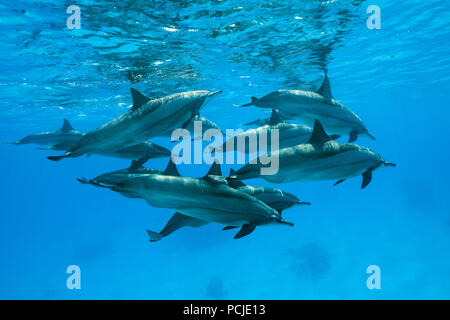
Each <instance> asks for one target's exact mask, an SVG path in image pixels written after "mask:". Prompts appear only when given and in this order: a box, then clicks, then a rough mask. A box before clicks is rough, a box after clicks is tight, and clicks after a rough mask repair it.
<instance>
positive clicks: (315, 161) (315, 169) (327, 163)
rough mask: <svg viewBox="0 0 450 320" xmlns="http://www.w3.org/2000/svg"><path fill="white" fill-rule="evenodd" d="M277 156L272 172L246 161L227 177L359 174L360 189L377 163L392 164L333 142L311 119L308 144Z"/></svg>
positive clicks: (272, 178) (275, 180) (342, 177)
mask: <svg viewBox="0 0 450 320" xmlns="http://www.w3.org/2000/svg"><path fill="white" fill-rule="evenodd" d="M275 153H276V154H272V156H274V157H276V156H278V157H279V170H278V172H277V173H276V174H274V175H260V167H261V164H260V163H257V164H247V165H245V166H244V167H242V168H240V169H239V170H238V171H237V172H236V173H235V174H234V175H233V176H231V177H230V178H237V179H242V180H245V179H252V178H257V177H261V178H263V179H265V180H267V181H269V182H272V183H285V182H294V181H297V182H306V181H319V180H337V182H336V183H335V185H336V184H339V183H341V182H343V181H344V180H345V179H347V178H351V177H355V176H358V175H362V177H363V182H362V185H361V189H364V188H365V187H366V186H367V185H368V184H369V183H370V181H371V180H372V172H373V171H374V170H375V169H378V168H380V167H381V166H394V167H395V166H396V165H395V164H394V163H389V162H386V160H384V159H383V157H381V156H380V155H379V154H378V153H375V152H373V151H371V150H369V149H368V148H365V147H361V146H358V145H355V144H350V143H342V142H336V141H333V140H332V139H331V138H330V137H329V136H328V135H327V134H326V133H325V130H324V129H323V127H322V124H321V123H320V121H319V120H316V121H315V124H314V129H313V133H312V136H311V139H310V140H309V141H308V143H305V144H301V145H298V146H295V147H289V148H284V149H280V150H278V151H275Z"/></svg>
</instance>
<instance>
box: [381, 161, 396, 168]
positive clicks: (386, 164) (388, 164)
mask: <svg viewBox="0 0 450 320" xmlns="http://www.w3.org/2000/svg"><path fill="white" fill-rule="evenodd" d="M384 165H385V166H387V167H396V166H397V165H396V164H395V163H392V162H385V163H384Z"/></svg>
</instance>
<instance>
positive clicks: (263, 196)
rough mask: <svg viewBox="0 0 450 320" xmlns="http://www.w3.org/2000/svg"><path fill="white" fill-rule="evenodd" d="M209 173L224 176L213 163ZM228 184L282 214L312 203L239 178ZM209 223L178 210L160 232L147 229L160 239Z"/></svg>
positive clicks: (231, 172)
mask: <svg viewBox="0 0 450 320" xmlns="http://www.w3.org/2000/svg"><path fill="white" fill-rule="evenodd" d="M208 174H209V175H216V176H222V172H221V170H220V166H216V165H213V167H211V169H210V171H209V173H208ZM233 174H234V170H233V169H231V170H230V176H232V175H233ZM228 185H229V186H230V187H232V188H234V189H236V190H239V191H242V192H244V193H246V194H248V195H251V196H253V197H255V198H257V199H258V200H261V201H262V202H264V203H265V204H267V205H268V206H269V207H271V208H274V209H275V210H277V211H278V212H279V213H280V215H281V213H282V212H283V210H286V209H288V208H290V207H292V206H294V205H310V204H311V203H309V202H304V201H300V199H299V198H297V197H296V196H295V195H293V194H291V193H288V192H285V191H282V190H280V189H276V188H269V187H253V186H249V185H246V184H244V183H243V182H241V181H239V180H237V179H230V180H229V181H228ZM206 224H208V221H204V220H200V219H196V218H192V217H189V216H185V215H183V214H181V213H179V212H176V213H175V214H174V215H173V216H172V217H171V218H170V220H169V221H168V222H167V223H166V225H165V226H164V228H163V229H162V230H161V231H160V232H155V231H151V230H148V229H147V233H148V235H149V236H150V241H151V242H154V241H159V240H161V239H162V238H165V237H167V236H168V235H170V234H172V233H173V232H175V231H177V230H179V229H181V228H183V227H193V228H199V227H202V226H204V225H206ZM234 228H236V227H234V226H226V227H224V228H223V230H230V229H234Z"/></svg>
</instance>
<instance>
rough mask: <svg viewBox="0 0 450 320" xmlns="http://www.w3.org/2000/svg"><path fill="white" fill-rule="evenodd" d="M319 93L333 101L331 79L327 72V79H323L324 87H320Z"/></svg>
mask: <svg viewBox="0 0 450 320" xmlns="http://www.w3.org/2000/svg"><path fill="white" fill-rule="evenodd" d="M317 93H318V94H320V95H321V96H324V97H325V98H328V99H333V94H332V93H331V86H330V79H329V78H328V73H327V72H325V78H324V79H323V82H322V85H321V86H320V88H319V90H317Z"/></svg>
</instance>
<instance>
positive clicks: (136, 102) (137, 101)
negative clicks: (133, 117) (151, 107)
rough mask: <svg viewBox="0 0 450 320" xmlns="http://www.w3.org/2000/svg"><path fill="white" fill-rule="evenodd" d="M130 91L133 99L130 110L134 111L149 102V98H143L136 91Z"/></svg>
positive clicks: (131, 89) (132, 89)
mask: <svg viewBox="0 0 450 320" xmlns="http://www.w3.org/2000/svg"><path fill="white" fill-rule="evenodd" d="M130 91H131V98H132V99H133V106H132V107H131V110H136V109H138V108H139V107H140V106H142V105H144V104H146V103H147V102H149V101H150V98H149V97H146V96H144V95H143V94H142V93H140V92H139V91H137V90H136V89H134V88H130Z"/></svg>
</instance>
